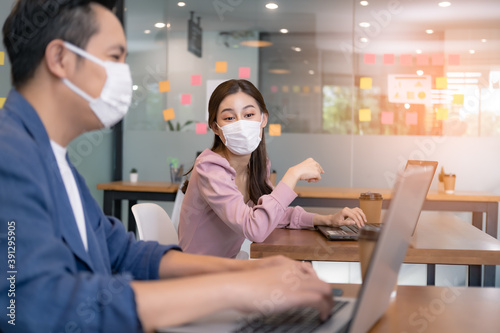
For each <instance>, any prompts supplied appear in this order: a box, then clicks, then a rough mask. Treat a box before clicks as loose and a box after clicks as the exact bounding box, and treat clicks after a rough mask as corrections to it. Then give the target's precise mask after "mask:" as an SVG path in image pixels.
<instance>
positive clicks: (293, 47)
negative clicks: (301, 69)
mask: <svg viewBox="0 0 500 333" xmlns="http://www.w3.org/2000/svg"><path fill="white" fill-rule="evenodd" d="M292 50H294V51H295V52H300V51H302V49H301V48H300V47H298V46H292Z"/></svg>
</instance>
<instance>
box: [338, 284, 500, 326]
mask: <svg viewBox="0 0 500 333" xmlns="http://www.w3.org/2000/svg"><path fill="white" fill-rule="evenodd" d="M332 287H334V288H340V289H343V290H344V296H347V297H356V296H357V294H358V290H359V288H360V285H354V284H332ZM499 308H500V288H459V287H429V286H398V290H397V295H396V297H395V298H394V299H393V300H392V301H391V303H390V304H389V308H388V309H387V311H386V312H385V314H384V315H383V316H382V318H380V320H379V321H378V322H377V323H376V324H375V325H374V326H373V327H372V329H371V330H370V332H371V333H379V332H380V333H393V332H394V333H396V332H397V333H400V332H426V333H443V332H453V333H470V332H486V333H490V332H491V333H493V332H498V330H499V327H500V316H498V309H499Z"/></svg>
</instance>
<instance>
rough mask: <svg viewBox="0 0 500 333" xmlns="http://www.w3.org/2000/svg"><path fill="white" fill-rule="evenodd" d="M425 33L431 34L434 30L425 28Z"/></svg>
mask: <svg viewBox="0 0 500 333" xmlns="http://www.w3.org/2000/svg"><path fill="white" fill-rule="evenodd" d="M425 32H426V33H428V34H429V35H431V34H433V33H434V30H432V29H427V30H425Z"/></svg>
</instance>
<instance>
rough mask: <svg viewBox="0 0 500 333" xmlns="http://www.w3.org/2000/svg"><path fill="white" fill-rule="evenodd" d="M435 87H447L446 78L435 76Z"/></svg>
mask: <svg viewBox="0 0 500 333" xmlns="http://www.w3.org/2000/svg"><path fill="white" fill-rule="evenodd" d="M436 89H448V80H447V79H446V78H445V77H437V78H436Z"/></svg>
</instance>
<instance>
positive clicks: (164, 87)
mask: <svg viewBox="0 0 500 333" xmlns="http://www.w3.org/2000/svg"><path fill="white" fill-rule="evenodd" d="M158 88H159V89H160V92H161V93H164V92H167V91H170V81H160V82H159V83H158Z"/></svg>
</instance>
